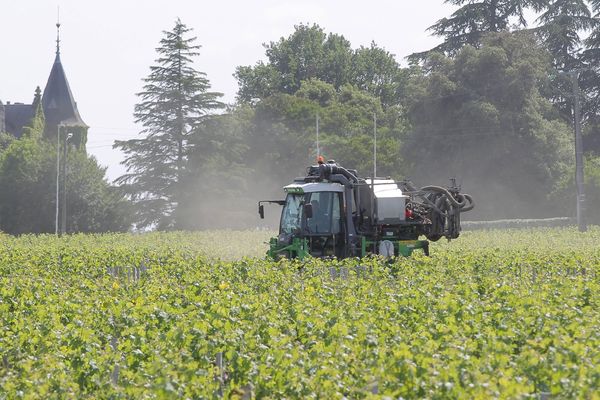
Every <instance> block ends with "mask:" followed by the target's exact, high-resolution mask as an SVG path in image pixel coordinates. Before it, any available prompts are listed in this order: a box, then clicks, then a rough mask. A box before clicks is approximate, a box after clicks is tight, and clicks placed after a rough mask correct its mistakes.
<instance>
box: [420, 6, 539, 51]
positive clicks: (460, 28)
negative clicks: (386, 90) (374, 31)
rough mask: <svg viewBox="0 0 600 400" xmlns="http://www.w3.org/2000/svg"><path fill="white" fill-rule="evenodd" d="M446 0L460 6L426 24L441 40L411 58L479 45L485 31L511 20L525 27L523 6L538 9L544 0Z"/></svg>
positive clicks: (498, 28)
mask: <svg viewBox="0 0 600 400" xmlns="http://www.w3.org/2000/svg"><path fill="white" fill-rule="evenodd" d="M445 3H448V4H453V5H456V6H461V7H460V8H459V9H458V10H456V11H455V12H454V13H453V14H452V16H451V17H450V18H442V19H441V20H439V21H438V22H437V23H435V24H434V25H432V26H431V27H429V31H431V32H432V33H433V34H434V35H435V36H441V37H443V38H444V42H443V43H442V44H440V45H439V46H437V47H435V48H433V49H432V50H429V51H426V52H423V53H415V54H412V55H411V56H410V57H409V58H410V59H411V60H413V61H420V60H423V58H424V57H426V56H427V54H428V53H430V52H431V51H438V52H441V53H444V54H448V55H453V54H456V53H457V52H458V51H459V50H460V49H461V48H462V47H463V46H465V45H471V46H473V47H479V46H480V44H481V40H482V39H483V37H484V35H485V34H486V33H490V32H502V31H507V30H508V29H509V27H510V24H511V21H513V20H515V23H516V25H517V26H520V27H525V26H527V20H526V18H525V10H526V9H527V8H532V9H534V10H535V11H538V10H540V9H541V7H543V6H544V4H545V3H546V0H480V1H477V0H446V1H445Z"/></svg>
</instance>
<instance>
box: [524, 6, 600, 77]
mask: <svg viewBox="0 0 600 400" xmlns="http://www.w3.org/2000/svg"><path fill="white" fill-rule="evenodd" d="M538 22H539V24H540V26H539V27H538V28H536V29H535V31H536V32H537V33H538V34H539V35H540V36H541V37H542V39H543V42H544V45H545V47H546V48H547V49H548V51H549V52H550V53H551V54H552V57H553V66H554V68H555V69H556V70H558V71H562V72H564V71H573V70H575V69H577V68H580V67H581V66H582V63H581V57H580V54H579V53H580V51H581V46H582V39H581V36H580V33H581V32H583V31H586V30H589V29H591V28H593V27H594V25H596V23H595V21H594V19H593V18H592V15H591V12H590V9H589V7H588V5H587V4H586V2H585V1H584V0H551V1H550V2H549V3H548V4H547V5H546V6H545V7H544V11H543V13H542V15H540V17H539V18H538Z"/></svg>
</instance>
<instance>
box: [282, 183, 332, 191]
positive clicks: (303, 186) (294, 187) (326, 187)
mask: <svg viewBox="0 0 600 400" xmlns="http://www.w3.org/2000/svg"><path fill="white" fill-rule="evenodd" d="M283 190H285V191H286V192H287V193H313V192H343V191H344V187H343V186H342V185H340V184H339V183H324V182H311V183H292V184H291V185H287V186H285V187H284V188H283Z"/></svg>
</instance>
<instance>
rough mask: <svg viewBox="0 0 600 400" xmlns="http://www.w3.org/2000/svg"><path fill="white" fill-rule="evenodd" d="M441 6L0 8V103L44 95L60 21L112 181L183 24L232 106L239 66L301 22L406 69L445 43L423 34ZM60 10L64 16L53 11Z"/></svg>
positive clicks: (38, 3)
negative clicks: (118, 144)
mask: <svg viewBox="0 0 600 400" xmlns="http://www.w3.org/2000/svg"><path fill="white" fill-rule="evenodd" d="M443 3H444V2H443V0H395V1H392V0H387V1H382V0H372V1H369V2H365V1H363V0H345V1H342V0H302V1H300V0H297V1H292V0H279V1H276V0H255V1H241V0H238V1H225V0H222V1H202V0H187V1H184V0H169V1H166V0H163V1H160V0H144V1H141V0H139V1H133V0H120V1H116V0H103V1H90V0H56V1H48V0H19V1H14V0H0V27H1V28H2V40H1V41H0V100H1V101H3V102H4V103H6V102H7V101H10V102H23V103H31V101H32V99H33V95H34V90H35V88H36V86H38V85H39V86H40V87H41V89H42V90H43V89H44V86H45V85H46V81H47V79H48V75H49V73H50V69H51V67H52V63H53V61H54V55H55V49H56V42H55V41H56V26H55V24H56V21H57V14H60V17H59V18H60V23H61V29H60V31H61V60H62V64H63V67H64V69H65V72H66V74H67V79H68V80H69V85H70V87H71V91H72V92H73V95H74V97H75V100H76V101H77V106H78V108H79V113H80V114H81V116H82V118H83V120H84V121H85V122H86V123H87V125H89V126H90V129H89V132H88V144H87V149H88V152H89V153H90V154H93V155H94V156H96V158H97V159H98V161H99V163H100V164H101V165H103V166H105V167H107V178H108V179H109V180H113V179H115V178H117V177H118V176H120V175H121V174H123V173H124V172H125V169H124V167H123V166H122V165H120V162H121V161H122V160H123V155H122V154H121V153H120V152H119V151H118V150H114V149H112V143H113V141H114V140H126V139H130V138H134V137H139V136H138V132H139V130H140V127H139V126H136V124H135V123H134V119H133V109H134V105H135V103H136V102H137V97H136V95H135V94H136V93H137V92H139V91H140V90H141V88H142V85H143V82H142V79H143V78H144V77H146V76H147V75H148V74H149V72H150V69H149V67H150V66H151V65H153V64H154V60H155V59H156V58H157V55H156V52H155V49H156V47H157V46H158V43H159V41H160V39H161V38H162V36H163V31H165V30H171V29H172V28H173V26H174V24H175V20H176V19H177V18H180V19H181V21H182V22H183V23H184V24H186V25H187V26H188V27H190V28H192V29H193V34H194V35H195V36H197V38H198V40H197V43H198V44H200V45H201V46H202V48H201V49H200V56H198V57H197V59H196V61H195V67H196V68H197V69H198V70H200V71H203V72H205V73H206V74H207V77H208V79H209V80H210V82H211V85H212V90H215V91H218V92H221V93H223V94H224V97H223V100H224V101H225V102H227V103H233V102H234V101H235V96H236V92H237V82H236V80H235V78H234V77H233V73H234V72H235V68H236V67H237V66H240V65H254V64H256V62H258V61H259V60H264V59H265V49H264V47H263V44H264V43H269V42H271V41H277V40H278V39H279V38H281V37H287V36H289V35H290V34H291V33H292V32H293V31H294V25H298V24H300V23H305V24H306V23H308V24H313V23H316V24H318V25H320V26H321V27H322V28H323V29H324V30H325V31H326V32H332V33H336V34H341V35H343V36H344V37H346V39H348V40H349V41H350V42H351V43H352V47H353V48H357V47H360V46H361V45H362V46H368V45H369V44H370V43H371V42H372V41H374V42H375V43H377V45H378V46H380V47H383V48H385V49H386V50H388V51H389V52H391V53H392V54H395V56H396V59H397V60H398V61H399V62H400V63H402V64H405V61H404V57H406V56H407V55H409V54H411V53H413V52H417V51H422V50H427V49H429V48H431V47H434V46H435V45H437V44H438V43H439V42H440V39H439V38H436V37H432V36H430V35H429V33H428V32H426V29H427V27H429V26H431V25H432V24H434V23H435V22H436V21H437V20H439V19H440V18H443V17H446V16H449V15H450V14H451V13H452V11H453V10H454V7H452V6H449V5H446V4H443ZM58 9H59V10H60V11H59V13H58V12H57V10H58Z"/></svg>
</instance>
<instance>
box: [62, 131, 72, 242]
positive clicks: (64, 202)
mask: <svg viewBox="0 0 600 400" xmlns="http://www.w3.org/2000/svg"><path fill="white" fill-rule="evenodd" d="M72 137H73V134H72V133H71V132H69V133H67V135H66V136H65V146H64V148H63V173H62V176H63V193H62V218H61V234H63V235H64V234H65V233H67V150H68V147H67V144H68V142H69V139H71V138H72Z"/></svg>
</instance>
